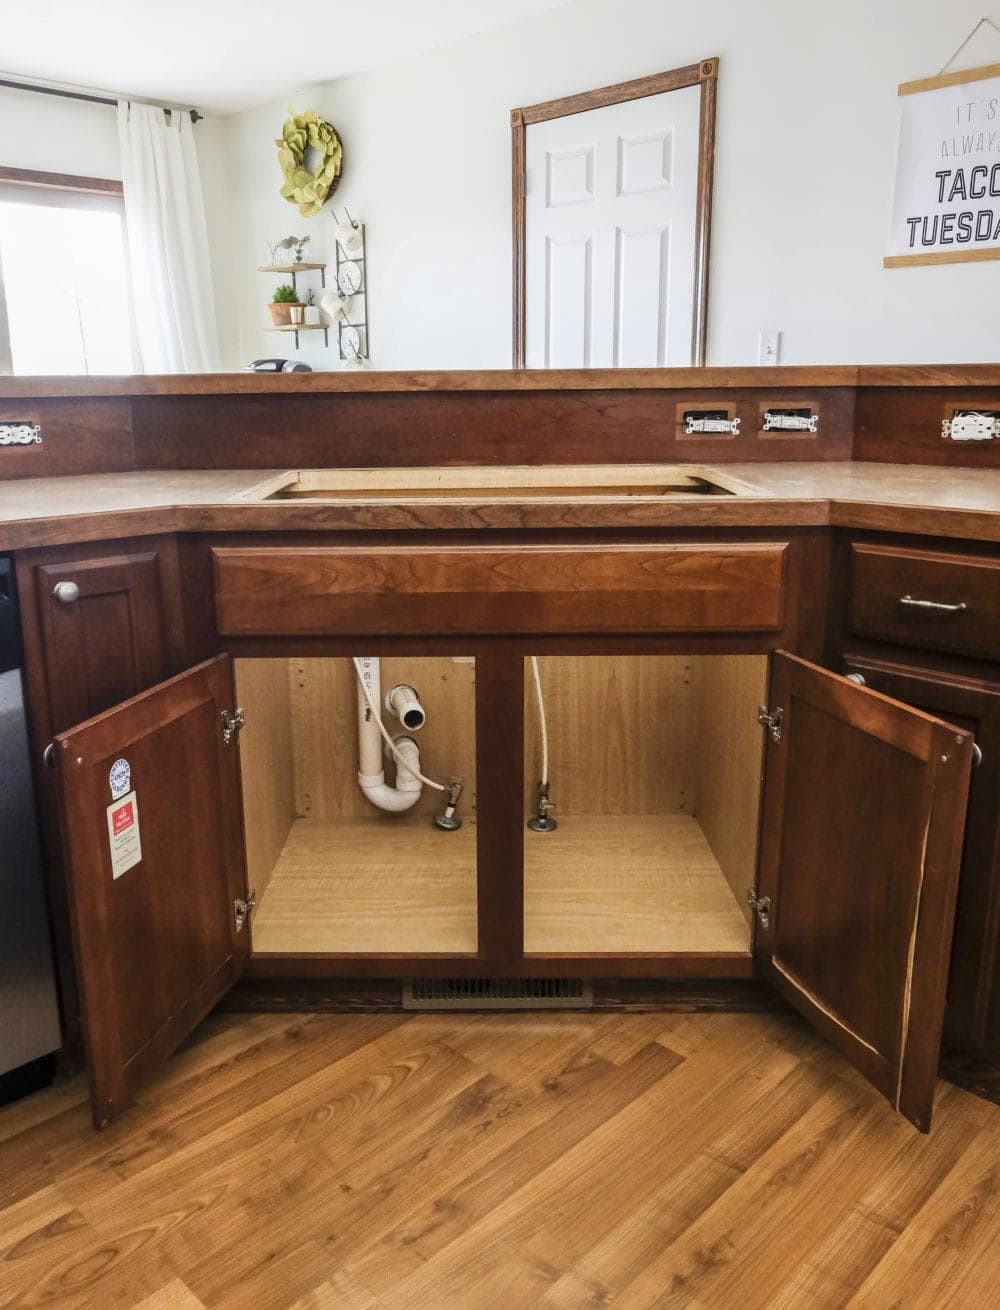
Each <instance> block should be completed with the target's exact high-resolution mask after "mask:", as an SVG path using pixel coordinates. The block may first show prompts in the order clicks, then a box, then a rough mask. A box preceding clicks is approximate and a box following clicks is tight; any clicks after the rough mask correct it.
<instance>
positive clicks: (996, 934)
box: [843, 654, 1000, 1064]
mask: <svg viewBox="0 0 1000 1310" xmlns="http://www.w3.org/2000/svg"><path fill="white" fill-rule="evenodd" d="M843 666H844V668H845V670H846V671H849V672H852V673H858V674H860V675H861V676H862V677H863V678H864V679H865V681H866V682H867V684H868V686H870V687H873V688H874V689H875V690H876V691H880V692H883V693H885V694H886V695H888V696H892V697H894V698H895V699H896V700H902V701H905V702H906V703H907V704H908V705H915V706H917V708H918V709H921V710H924V711H925V712H926V713H928V714H934V715H935V716H937V717H938V718H943V719H946V720H947V721H948V722H949V723H954V724H956V725H957V726H958V727H959V728H962V729H964V730H965V731H968V732H972V733H973V734H974V735H975V739H976V743H977V744H978V746H979V748H980V750H981V751H982V758H981V762H980V763H979V765H978V767H976V768H974V769H973V771H972V783H971V787H970V791H969V811H968V816H967V821H966V834H965V847H964V851H963V855H962V878H961V883H960V885H959V894H958V909H957V912H956V916H955V938H954V944H953V949H952V958H951V971H950V976H949V980H948V1008H947V1010H946V1011H945V1040H946V1043H947V1044H948V1046H949V1047H950V1048H951V1049H952V1050H963V1051H966V1052H969V1053H971V1054H973V1055H975V1056H977V1057H979V1058H981V1059H985V1060H991V1061H993V1062H994V1063H997V1064H1000V806H998V804H997V799H998V797H1000V684H998V683H996V682H992V683H991V682H984V681H982V680H980V679H978V678H967V677H962V676H960V675H958V674H949V673H944V672H941V671H938V670H929V669H923V668H914V667H908V666H906V665H902V664H897V663H892V662H889V661H885V660H877V659H871V658H867V657H861V656H856V655H852V654H849V655H846V656H845V657H844V661H843Z"/></svg>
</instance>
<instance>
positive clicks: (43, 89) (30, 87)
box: [0, 78, 205, 123]
mask: <svg viewBox="0 0 1000 1310" xmlns="http://www.w3.org/2000/svg"><path fill="white" fill-rule="evenodd" d="M0 86H6V87H9V88H10V89H11V90H12V91H36V92H37V93H38V94H39V95H42V96H62V97H63V98H64V99H65V100H87V101H89V102H90V104H93V105H112V106H115V105H117V104H118V101H117V100H112V98H111V97H110V96H94V95H87V93H86V92H85V91H60V90H59V89H58V88H57V87H54V86H36V85H35V84H34V83H32V82H11V81H8V80H7V79H6V78H0ZM126 98H127V97H125V96H123V97H122V99H123V100H124V99H126ZM163 112H164V113H165V114H169V113H179V114H183V113H184V112H185V111H184V110H183V109H178V110H171V109H167V108H166V107H165V106H164V109H163ZM186 112H187V113H189V114H190V115H191V122H192V123H200V122H201V120H202V119H203V118H204V117H205V115H204V114H199V113H198V111H197V109H189V110H187V111H186Z"/></svg>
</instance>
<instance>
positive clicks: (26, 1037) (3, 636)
mask: <svg viewBox="0 0 1000 1310" xmlns="http://www.w3.org/2000/svg"><path fill="white" fill-rule="evenodd" d="M58 1047H59V1011H58V1005H57V1002H56V985H55V977H54V973H53V968H52V947H51V944H50V940H49V924H48V913H47V908H46V904H45V888H44V883H43V880H42V859H41V853H40V849H39V842H38V824H37V819H36V816H35V798H34V791H33V788H32V785H31V764H30V758H29V754H28V730H27V723H26V720H25V713H24V692H23V687H22V682H21V632H20V624H19V622H18V614H17V597H16V595H15V589H14V566H13V562H12V561H11V560H10V559H5V558H3V557H0V1104H2V1103H3V1102H4V1101H5V1100H10V1099H12V1097H13V1096H16V1095H17V1094H19V1093H20V1092H21V1091H26V1090H29V1089H30V1088H31V1087H32V1086H33V1085H37V1081H39V1080H38V1079H37V1077H36V1076H33V1075H34V1074H35V1066H36V1065H37V1064H38V1062H41V1061H44V1057H46V1056H47V1055H49V1054H50V1053H51V1052H53V1051H55V1050H57V1049H58Z"/></svg>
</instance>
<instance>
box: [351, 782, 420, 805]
mask: <svg viewBox="0 0 1000 1310" xmlns="http://www.w3.org/2000/svg"><path fill="white" fill-rule="evenodd" d="M415 781H416V783H417V786H416V789H415V790H414V789H413V788H409V789H406V790H404V789H402V788H399V787H390V786H389V784H388V783H387V782H386V780H385V774H384V773H359V774H358V786H359V787H360V788H361V790H362V792H363V793H364V795H365V797H366V799H367V800H369V801H371V803H372V805H375V806H377V807H378V808H379V809H380V810H385V811H386V812H387V813H389V814H400V813H402V811H403V810H410V809H412V808H413V806H414V805H416V803H417V801H418V800H419V799H420V792H421V790H422V789H421V786H420V781H419V779H415Z"/></svg>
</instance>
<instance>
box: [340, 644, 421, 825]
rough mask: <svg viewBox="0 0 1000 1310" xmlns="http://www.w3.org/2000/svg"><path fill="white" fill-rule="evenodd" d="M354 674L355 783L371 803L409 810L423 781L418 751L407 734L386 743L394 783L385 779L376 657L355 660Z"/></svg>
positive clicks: (378, 661)
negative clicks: (392, 765) (391, 757)
mask: <svg viewBox="0 0 1000 1310" xmlns="http://www.w3.org/2000/svg"><path fill="white" fill-rule="evenodd" d="M354 666H355V668H356V669H357V673H358V786H359V787H360V788H361V790H362V791H363V792H364V794H365V796H367V798H368V799H369V800H370V801H371V803H372V804H373V805H377V806H378V808H379V809H380V810H387V811H389V812H390V813H393V814H396V813H399V812H400V811H401V810H409V809H412V807H413V806H414V805H416V803H417V801H418V800H419V799H420V793H421V791H422V790H423V783H422V782H421V781H420V778H419V776H418V774H419V772H420V751H419V750H418V749H417V743H416V742H415V741H411V740H410V738H409V737H397V738H396V739H395V740H394V741H391V742H388V741H387V746H389V747H390V748H391V749H392V754H393V756H394V758H395V760H396V785H395V786H394V787H393V786H390V785H389V783H387V782H386V780H385V770H384V769H383V768H382V731H383V730H382V725H381V724H380V723H379V720H378V715H377V713H376V709H375V707H376V706H377V705H378V703H379V701H380V700H381V698H382V670H381V661H380V660H379V659H378V658H377V657H374V658H372V657H368V658H364V659H357V660H355V661H354Z"/></svg>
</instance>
